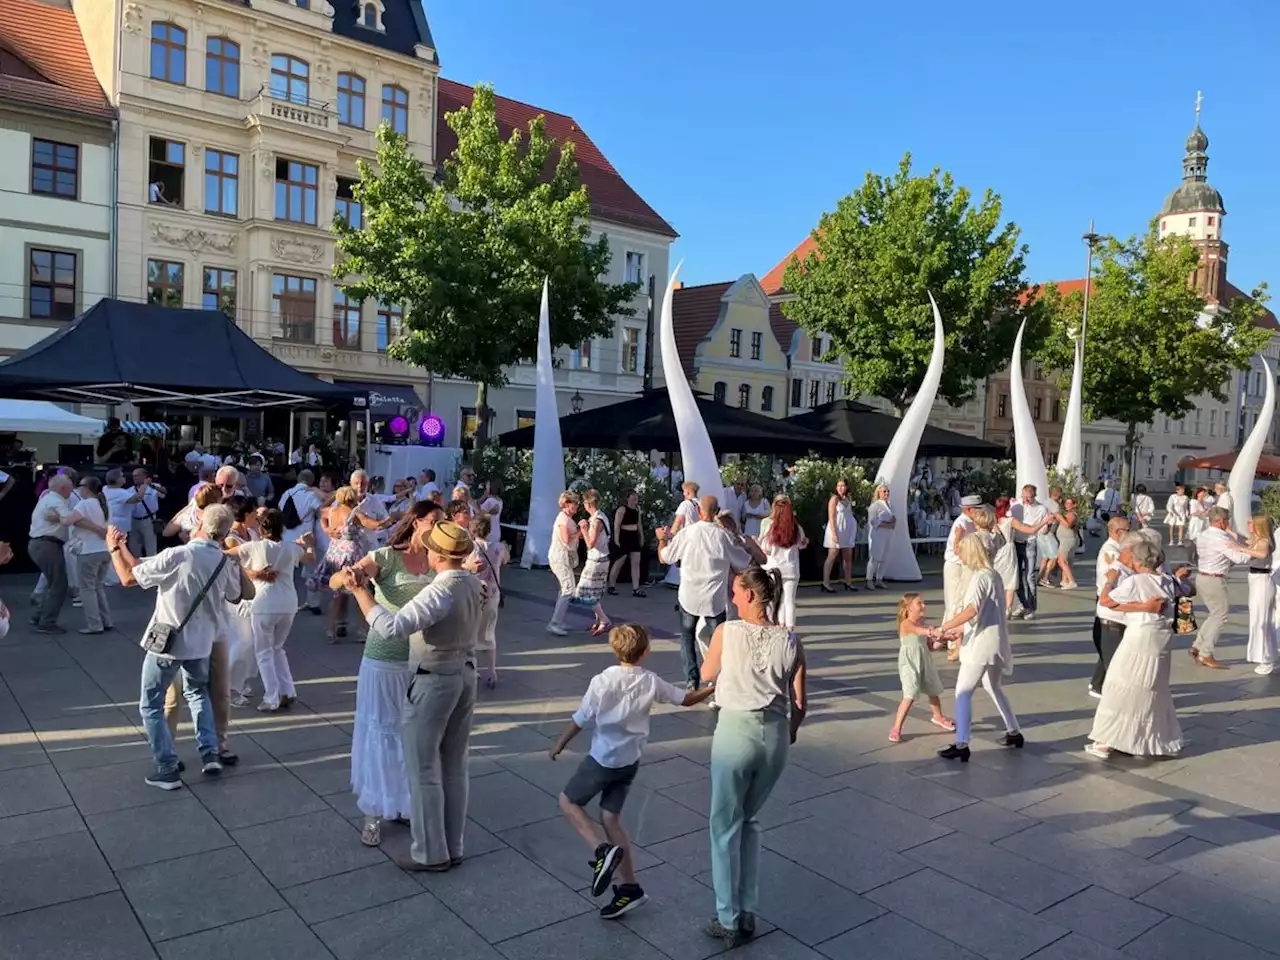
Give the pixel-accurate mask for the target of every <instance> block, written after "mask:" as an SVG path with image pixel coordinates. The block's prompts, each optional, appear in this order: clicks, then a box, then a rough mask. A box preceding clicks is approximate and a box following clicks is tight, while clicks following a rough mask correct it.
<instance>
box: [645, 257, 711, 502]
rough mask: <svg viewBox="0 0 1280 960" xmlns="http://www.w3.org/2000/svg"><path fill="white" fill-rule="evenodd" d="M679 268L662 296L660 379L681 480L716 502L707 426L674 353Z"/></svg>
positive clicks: (669, 280) (682, 262) (675, 351)
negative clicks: (676, 442)
mask: <svg viewBox="0 0 1280 960" xmlns="http://www.w3.org/2000/svg"><path fill="white" fill-rule="evenodd" d="M683 264H684V261H683V260H681V261H680V263H677V264H676V268H675V269H674V270H672V271H671V277H670V279H668V280H667V292H666V293H664V294H663V295H662V321H661V322H662V329H661V332H660V339H661V345H662V376H663V379H664V380H666V382H667V396H668V397H669V398H670V400H671V414H672V416H673V417H674V418H675V421H676V431H677V433H679V435H680V461H681V467H682V468H683V472H684V478H685V479H686V480H692V481H693V482H694V483H696V484H697V485H698V488H699V493H700V494H702V495H705V494H708V493H709V494H711V495H712V496H714V497H715V498H716V499H717V500H719V499H721V497H723V495H724V484H723V483H722V482H721V481H720V464H719V461H717V460H716V451H715V449H714V448H713V447H712V446H711V438H710V437H709V436H708V435H707V425H706V424H705V423H703V422H702V414H701V413H699V412H698V405H697V403H695V402H694V399H693V390H692V389H690V387H689V380H688V378H687V377H685V375H684V367H683V366H682V365H681V363H680V352H679V351H678V350H677V349H676V331H675V324H674V322H673V321H672V318H671V300H672V297H673V296H674V294H675V289H676V277H678V276H679V275H680V267H681V266H682V265H683Z"/></svg>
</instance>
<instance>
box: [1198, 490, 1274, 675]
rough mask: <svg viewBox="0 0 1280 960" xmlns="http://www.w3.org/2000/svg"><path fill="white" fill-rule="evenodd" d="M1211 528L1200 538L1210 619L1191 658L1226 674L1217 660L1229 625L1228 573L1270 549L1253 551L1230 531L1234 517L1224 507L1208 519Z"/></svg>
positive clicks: (1202, 589) (1201, 586)
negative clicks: (1238, 564) (1218, 647)
mask: <svg viewBox="0 0 1280 960" xmlns="http://www.w3.org/2000/svg"><path fill="white" fill-rule="evenodd" d="M1207 519H1208V521H1209V526H1208V527H1207V528H1205V531H1204V532H1203V533H1201V534H1200V535H1199V536H1198V537H1196V540H1195V544H1196V593H1198V594H1199V595H1200V599H1201V600H1203V601H1204V605H1205V606H1206V607H1208V608H1209V615H1208V616H1207V617H1205V619H1204V623H1202V624H1200V630H1199V632H1197V633H1196V641H1195V645H1194V646H1193V647H1192V648H1191V656H1192V657H1193V658H1195V661H1196V663H1198V664H1199V665H1200V666H1202V667H1208V668H1209V669H1210V670H1222V669H1223V666H1222V664H1221V663H1219V662H1218V661H1217V659H1215V658H1214V655H1213V653H1214V650H1215V649H1216V648H1217V646H1218V640H1219V638H1220V637H1221V636H1222V628H1223V627H1224V626H1226V624H1227V611H1228V610H1229V609H1230V607H1231V604H1230V602H1229V601H1228V600H1227V572H1228V571H1229V570H1230V569H1231V568H1232V567H1233V566H1234V565H1235V564H1237V563H1248V562H1249V561H1250V560H1252V559H1253V558H1254V557H1261V556H1265V555H1266V547H1265V546H1259V547H1257V548H1256V549H1255V550H1253V551H1251V550H1250V549H1249V548H1248V547H1246V546H1245V545H1244V543H1243V541H1241V540H1240V538H1238V537H1237V536H1236V535H1235V534H1233V533H1231V532H1230V531H1229V530H1228V529H1227V528H1228V526H1229V524H1230V522H1231V516H1230V514H1228V513H1227V511H1226V510H1224V509H1223V508H1222V507H1210V508H1209V513H1208V516H1207Z"/></svg>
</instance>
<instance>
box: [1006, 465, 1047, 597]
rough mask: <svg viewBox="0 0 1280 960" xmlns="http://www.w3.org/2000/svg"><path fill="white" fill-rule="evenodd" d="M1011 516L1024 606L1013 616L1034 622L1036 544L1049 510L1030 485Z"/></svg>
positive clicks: (1019, 589)
mask: <svg viewBox="0 0 1280 960" xmlns="http://www.w3.org/2000/svg"><path fill="white" fill-rule="evenodd" d="M1009 516H1010V517H1011V518H1012V520H1013V524H1012V525H1013V549H1014V553H1015V554H1016V555H1017V557H1018V603H1020V604H1021V605H1022V609H1021V610H1019V611H1016V612H1014V613H1012V614H1010V616H1011V617H1012V618H1013V619H1019V620H1034V619H1035V617H1036V589H1037V585H1038V583H1039V565H1038V564H1037V562H1036V559H1037V550H1036V543H1037V540H1038V538H1039V535H1040V532H1041V531H1042V530H1044V529H1045V528H1046V527H1048V526H1049V522H1050V521H1049V509H1048V507H1046V506H1045V505H1044V504H1043V503H1041V502H1040V501H1038V500H1037V499H1036V488H1035V486H1034V485H1033V484H1030V483H1029V484H1027V485H1026V486H1025V487H1023V488H1022V499H1021V500H1019V501H1018V502H1017V503H1015V504H1013V505H1012V506H1011V507H1010V508H1009Z"/></svg>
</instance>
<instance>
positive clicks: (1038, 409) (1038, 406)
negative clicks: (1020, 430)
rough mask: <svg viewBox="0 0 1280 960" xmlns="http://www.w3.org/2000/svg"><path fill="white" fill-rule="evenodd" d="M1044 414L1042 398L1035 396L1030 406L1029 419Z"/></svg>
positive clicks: (1035, 418)
mask: <svg viewBox="0 0 1280 960" xmlns="http://www.w3.org/2000/svg"><path fill="white" fill-rule="evenodd" d="M1043 414H1044V399H1043V398H1041V397H1036V402H1035V404H1034V405H1033V406H1032V408H1031V419H1032V420H1039V419H1041V417H1042V415H1043Z"/></svg>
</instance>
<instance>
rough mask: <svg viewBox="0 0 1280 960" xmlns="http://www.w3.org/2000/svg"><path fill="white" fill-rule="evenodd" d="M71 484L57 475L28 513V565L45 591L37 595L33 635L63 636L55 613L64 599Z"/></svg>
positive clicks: (62, 475) (65, 596) (58, 611)
mask: <svg viewBox="0 0 1280 960" xmlns="http://www.w3.org/2000/svg"><path fill="white" fill-rule="evenodd" d="M72 489H73V484H72V482H71V478H70V477H68V476H66V475H65V474H58V475H57V476H56V477H54V478H53V479H52V480H50V481H49V486H48V488H47V489H46V490H45V492H44V493H43V494H41V495H40V499H39V500H38V501H36V505H35V509H34V510H32V511H31V528H30V530H29V532H28V537H29V540H28V542H27V554H28V555H29V556H30V557H31V562H32V563H34V564H35V565H36V566H37V567H39V568H40V573H41V575H42V576H43V578H44V581H45V589H44V591H43V592H42V593H40V595H39V596H40V606H39V609H38V610H37V612H36V614H35V616H34V617H32V621H31V622H32V624H33V625H34V626H35V628H36V633H50V634H59V633H66V632H67V631H66V630H64V629H63V628H62V627H60V626H58V614H59V613H61V612H62V605H63V604H64V603H65V602H66V600H67V590H68V584H67V558H66V554H65V553H64V552H63V551H64V548H65V547H66V545H67V528H66V527H65V526H63V524H62V518H63V517H68V516H70V515H71V510H72V508H73V504H72V503H71V500H70V499H69V498H70V496H71V491H72Z"/></svg>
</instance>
